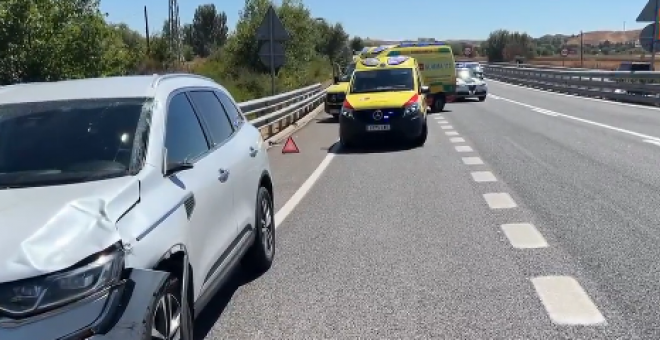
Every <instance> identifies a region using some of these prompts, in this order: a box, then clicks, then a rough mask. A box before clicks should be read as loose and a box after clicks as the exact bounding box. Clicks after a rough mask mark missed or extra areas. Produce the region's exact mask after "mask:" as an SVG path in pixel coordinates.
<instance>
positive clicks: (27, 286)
mask: <svg viewBox="0 0 660 340" xmlns="http://www.w3.org/2000/svg"><path fill="white" fill-rule="evenodd" d="M123 268H124V252H123V251H122V250H121V249H118V248H116V247H113V248H112V251H108V252H103V253H100V254H97V255H94V256H91V257H88V258H87V259H86V260H84V261H82V262H81V263H79V264H78V265H76V266H74V267H71V268H69V269H66V270H63V271H60V272H57V273H53V274H48V275H44V276H39V277H35V278H30V279H25V280H20V281H14V282H7V283H2V284H0V314H5V315H7V316H9V317H12V318H19V317H25V316H30V315H33V314H37V313H40V312H44V311H47V310H51V309H54V308H57V307H60V306H63V305H66V304H68V303H71V302H74V301H77V300H80V299H83V298H85V297H87V296H90V295H92V294H94V293H97V292H99V291H101V290H103V289H105V288H106V287H108V286H111V285H113V284H115V283H117V282H119V280H120V279H121V274H122V270H123Z"/></svg>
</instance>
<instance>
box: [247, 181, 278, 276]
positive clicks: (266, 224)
mask: <svg viewBox="0 0 660 340" xmlns="http://www.w3.org/2000/svg"><path fill="white" fill-rule="evenodd" d="M255 209H256V211H255V233H256V235H255V240H254V244H252V246H251V247H250V249H249V250H248V252H247V254H245V257H244V258H243V260H244V261H243V262H244V264H245V265H246V267H247V268H246V269H248V270H250V271H252V272H253V273H255V274H263V273H265V272H267V271H268V269H270V267H271V266H272V265H273V259H274V258H275V214H274V213H273V198H272V196H271V194H270V192H268V190H267V189H266V188H264V187H260V188H259V190H258V191H257V206H256V208H255Z"/></svg>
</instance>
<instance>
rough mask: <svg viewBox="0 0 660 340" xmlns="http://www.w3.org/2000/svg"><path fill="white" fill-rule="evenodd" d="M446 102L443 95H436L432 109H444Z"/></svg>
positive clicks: (440, 110)
mask: <svg viewBox="0 0 660 340" xmlns="http://www.w3.org/2000/svg"><path fill="white" fill-rule="evenodd" d="M446 103H447V100H446V99H445V96H437V97H436V98H435V101H434V102H433V111H435V112H438V113H440V112H442V111H444V110H445V104H446Z"/></svg>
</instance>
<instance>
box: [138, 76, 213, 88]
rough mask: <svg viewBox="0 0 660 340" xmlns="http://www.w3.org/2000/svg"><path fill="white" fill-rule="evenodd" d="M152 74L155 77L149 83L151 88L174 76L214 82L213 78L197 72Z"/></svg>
mask: <svg viewBox="0 0 660 340" xmlns="http://www.w3.org/2000/svg"><path fill="white" fill-rule="evenodd" d="M154 76H155V77H156V79H154V81H153V83H151V87H152V88H156V87H158V85H159V84H160V83H161V82H162V81H164V80H169V79H174V78H197V79H199V80H206V81H210V82H214V83H215V80H213V79H211V78H209V77H204V76H200V75H199V74H194V73H168V74H154Z"/></svg>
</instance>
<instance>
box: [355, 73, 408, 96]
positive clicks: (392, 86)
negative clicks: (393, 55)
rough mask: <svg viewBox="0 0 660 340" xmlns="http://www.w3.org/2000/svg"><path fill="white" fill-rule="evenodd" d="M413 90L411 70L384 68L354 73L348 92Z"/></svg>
mask: <svg viewBox="0 0 660 340" xmlns="http://www.w3.org/2000/svg"><path fill="white" fill-rule="evenodd" d="M414 88H415V82H414V76H413V69H412V68H390V69H388V68H386V69H379V70H369V71H359V72H355V73H354V74H353V83H352V85H351V91H350V92H351V93H367V92H387V91H411V90H413V89H414Z"/></svg>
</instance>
